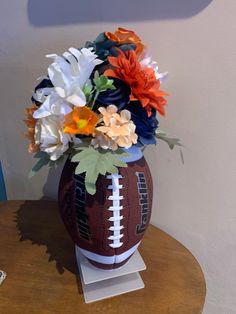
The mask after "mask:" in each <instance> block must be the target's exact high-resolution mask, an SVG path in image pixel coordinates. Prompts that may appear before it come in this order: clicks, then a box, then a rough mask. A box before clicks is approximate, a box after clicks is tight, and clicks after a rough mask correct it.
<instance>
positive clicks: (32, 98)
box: [31, 78, 53, 106]
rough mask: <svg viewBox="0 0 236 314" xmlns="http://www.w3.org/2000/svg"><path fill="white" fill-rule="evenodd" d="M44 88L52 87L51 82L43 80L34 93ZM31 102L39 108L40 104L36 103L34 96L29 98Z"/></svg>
mask: <svg viewBox="0 0 236 314" xmlns="http://www.w3.org/2000/svg"><path fill="white" fill-rule="evenodd" d="M45 87H53V84H52V82H51V80H50V79H49V78H48V79H47V78H45V79H43V80H42V81H41V82H40V83H39V84H38V85H37V86H36V87H35V89H34V92H35V93H36V91H37V90H38V89H41V88H45ZM31 100H32V102H34V103H35V104H36V105H37V106H40V105H41V103H40V102H39V101H37V100H36V99H34V96H32V97H31Z"/></svg>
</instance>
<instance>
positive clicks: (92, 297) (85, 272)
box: [76, 246, 146, 303]
mask: <svg viewBox="0 0 236 314" xmlns="http://www.w3.org/2000/svg"><path fill="white" fill-rule="evenodd" d="M76 258H77V263H78V267H79V272H80V279H81V284H82V289H83V292H84V300H85V303H90V302H94V301H98V300H102V299H106V298H109V297H113V296H116V295H120V294H123V293H127V292H131V291H134V290H138V289H142V288H144V283H143V280H142V278H141V276H140V275H139V271H142V270H145V269H146V265H145V263H144V261H143V259H142V257H141V255H140V254H139V252H138V251H136V252H135V253H134V254H133V256H132V257H131V258H130V259H129V261H128V262H127V263H126V264H125V265H124V266H122V267H121V268H119V269H116V270H101V269H98V268H96V267H94V266H93V265H91V264H90V263H89V261H88V260H87V259H86V258H85V257H84V256H83V255H82V254H81V253H80V250H79V248H78V247H77V246H76Z"/></svg>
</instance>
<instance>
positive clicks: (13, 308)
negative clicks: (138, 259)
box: [0, 201, 206, 314]
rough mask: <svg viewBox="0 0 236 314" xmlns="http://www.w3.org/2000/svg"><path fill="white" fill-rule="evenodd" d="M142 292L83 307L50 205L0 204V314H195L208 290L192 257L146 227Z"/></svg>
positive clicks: (70, 252)
mask: <svg viewBox="0 0 236 314" xmlns="http://www.w3.org/2000/svg"><path fill="white" fill-rule="evenodd" d="M139 251H140V253H141V255H142V257H143V259H144V261H145V263H146V265H147V270H146V271H143V272H141V276H142V278H143V281H144V283H145V288H144V289H142V290H138V291H135V292H131V293H127V294H124V295H121V296H117V297H113V298H110V299H106V300H103V301H99V302H95V303H91V304H85V303H84V299H83V294H82V290H81V285H80V280H79V277H78V270H77V267H76V260H75V252H74V245H73V243H72V242H71V240H70V238H69V236H68V235H67V233H66V231H65V229H64V226H63V224H62V221H61V218H60V216H59V213H58V208H57V203H56V202H52V201H7V202H0V269H2V270H4V271H6V272H7V278H6V280H5V281H4V282H3V284H2V285H1V286H0V313H1V314H16V313H17V314H18V313H20V314H34V313H35V314H41V313H43V314H48V313H50V314H51V313H61V314H67V313H78V314H83V313H87V314H96V313H99V314H100V313H101V314H105V313H107V314H114V313H119V314H132V313H135V314H152V313H153V314H154V313H155V314H166V313H168V314H197V313H201V312H202V308H203V305H204V300H205V294H206V287H205V280H204V276H203V273H202V271H201V268H200V266H199V264H198V262H197V261H196V259H195V258H194V257H193V255H192V254H191V253H190V252H189V251H188V250H187V249H186V248H185V247H184V246H182V245H181V244H180V243H179V242H177V241H176V240H175V239H173V238H172V237H170V236H169V235H167V234H166V233H165V232H163V231H161V230H159V229H158V228H155V227H153V226H149V228H148V231H147V232H146V234H145V237H144V240H143V242H142V244H141V246H140V249H139Z"/></svg>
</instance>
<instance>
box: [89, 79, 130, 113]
mask: <svg viewBox="0 0 236 314" xmlns="http://www.w3.org/2000/svg"><path fill="white" fill-rule="evenodd" d="M112 80H113V85H114V86H115V87H116V89H115V90H111V89H107V90H106V91H105V92H101V93H100V94H99V95H98V98H97V100H96V102H95V106H94V109H95V110H97V109H98V108H99V107H100V106H103V107H107V106H109V105H115V106H116V107H117V108H118V111H120V110H122V109H124V108H125V107H126V106H127V104H128V103H129V100H130V99H129V97H130V93H131V90H130V87H129V86H128V85H127V84H125V82H124V81H122V80H120V79H118V78H112Z"/></svg>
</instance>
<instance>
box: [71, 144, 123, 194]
mask: <svg viewBox="0 0 236 314" xmlns="http://www.w3.org/2000/svg"><path fill="white" fill-rule="evenodd" d="M123 155H127V154H126V153H124V152H123V153H118V154H117V153H114V152H111V151H107V150H103V149H95V148H93V147H87V148H85V149H83V150H82V151H80V152H78V153H77V154H76V155H74V156H73V157H72V159H71V161H72V162H77V163H78V165H77V167H76V169H75V174H81V173H85V187H86V190H87V192H88V193H89V194H92V195H93V194H95V193H96V182H97V179H98V176H99V175H100V174H101V175H105V174H106V173H118V169H117V167H127V164H126V163H125V162H124V161H122V160H120V157H121V156H123Z"/></svg>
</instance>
